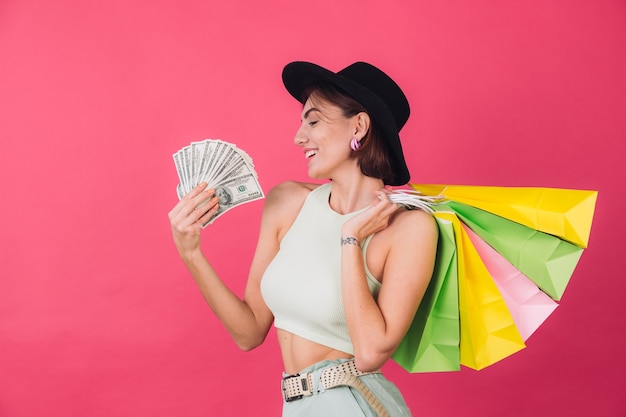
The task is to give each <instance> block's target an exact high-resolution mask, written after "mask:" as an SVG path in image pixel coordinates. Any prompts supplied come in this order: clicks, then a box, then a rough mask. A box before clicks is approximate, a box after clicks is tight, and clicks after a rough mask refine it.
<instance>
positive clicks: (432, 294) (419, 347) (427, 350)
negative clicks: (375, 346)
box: [393, 217, 460, 372]
mask: <svg viewBox="0 0 626 417" xmlns="http://www.w3.org/2000/svg"><path fill="white" fill-rule="evenodd" d="M435 220H436V221H437V226H438V227H439V241H438V243H437V259H436V262H435V267H434V270H433V275H432V278H431V280H430V283H429V285H428V288H427V289H426V292H425V294H424V296H423V298H422V301H421V303H420V305H419V308H418V310H417V313H416V315H415V318H414V319H413V323H412V324H411V327H410V328H409V330H408V332H407V334H406V335H405V337H404V339H403V340H402V342H400V345H399V346H398V348H397V349H396V351H395V352H394V354H393V360H394V361H395V362H397V363H398V364H399V365H400V366H402V367H403V368H404V369H406V370H407V371H409V372H443V371H458V370H459V369H460V362H459V361H460V358H459V301H458V283H457V257H456V245H455V243H454V231H453V228H452V223H450V222H449V221H447V220H444V219H441V218H438V217H435Z"/></svg>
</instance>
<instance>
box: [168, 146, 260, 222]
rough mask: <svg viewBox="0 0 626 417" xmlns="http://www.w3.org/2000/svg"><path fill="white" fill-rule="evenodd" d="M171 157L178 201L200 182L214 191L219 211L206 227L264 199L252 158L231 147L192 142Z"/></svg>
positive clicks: (235, 147)
mask: <svg viewBox="0 0 626 417" xmlns="http://www.w3.org/2000/svg"><path fill="white" fill-rule="evenodd" d="M173 157H174V164H175V165H176V171H177V172H178V178H179V179H180V183H179V184H178V186H177V187H176V193H177V194H178V198H179V199H182V198H183V196H185V194H187V193H188V192H190V191H191V190H192V189H193V188H194V187H195V186H196V185H198V184H200V183H201V182H206V184H207V188H214V189H215V194H216V195H217V197H218V199H219V209H218V211H217V213H215V215H214V216H213V217H212V218H211V219H210V220H209V221H208V222H207V223H206V224H205V225H204V226H205V227H206V226H207V225H208V224H211V223H213V222H214V221H215V219H217V218H218V217H219V216H221V215H222V214H224V213H226V212H227V211H228V210H230V209H232V208H234V207H237V206H239V205H241V204H244V203H248V202H251V201H255V200H259V199H262V198H264V197H265V195H264V194H263V190H262V189H261V185H260V184H259V180H258V176H257V173H256V171H255V170H254V164H253V163H252V158H250V156H248V154H247V153H246V152H245V151H243V150H242V149H240V148H238V147H237V146H235V145H233V144H232V143H228V142H225V141H223V140H220V139H205V140H203V141H198V142H192V143H191V144H189V145H187V146H185V147H184V148H182V149H180V150H179V151H178V152H176V153H175V154H174V155H173Z"/></svg>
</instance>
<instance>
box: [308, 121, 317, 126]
mask: <svg viewBox="0 0 626 417" xmlns="http://www.w3.org/2000/svg"><path fill="white" fill-rule="evenodd" d="M316 123H317V120H311V121H310V122H309V126H313V125H315V124H316Z"/></svg>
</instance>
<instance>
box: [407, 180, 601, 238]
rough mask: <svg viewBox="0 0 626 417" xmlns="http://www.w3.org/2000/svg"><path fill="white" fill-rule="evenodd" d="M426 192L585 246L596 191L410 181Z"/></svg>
mask: <svg viewBox="0 0 626 417" xmlns="http://www.w3.org/2000/svg"><path fill="white" fill-rule="evenodd" d="M410 185H411V187H413V189H415V190H416V191H418V192H420V193H422V194H425V195H441V196H443V197H445V198H446V199H449V200H454V201H458V202H460V203H463V204H467V205H469V206H473V207H476V208H480V209H482V210H485V211H488V212H490V213H493V214H497V215H498V216H501V217H504V218H506V219H509V220H512V221H514V222H517V223H520V224H523V225H525V226H528V227H530V228H532V229H535V230H540V231H542V232H545V233H548V234H551V235H554V236H557V237H559V238H561V239H564V240H567V241H569V242H571V243H573V244H575V245H577V246H579V247H582V248H586V247H587V244H588V241H589V233H590V230H591V221H592V218H593V212H594V209H595V204H596V200H597V197H598V192H597V191H588V190H569V189H562V188H531V187H490V186H470V185H439V184H410Z"/></svg>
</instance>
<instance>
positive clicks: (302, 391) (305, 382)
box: [281, 372, 313, 403]
mask: <svg viewBox="0 0 626 417" xmlns="http://www.w3.org/2000/svg"><path fill="white" fill-rule="evenodd" d="M294 378H296V379H297V380H298V382H297V383H299V386H298V392H299V394H298V395H293V396H288V394H287V387H286V386H285V383H286V382H285V381H287V380H291V379H294ZM281 385H282V389H283V398H284V399H285V402H288V403H289V402H292V401H296V400H299V399H301V398H302V397H305V396H307V397H308V396H311V395H313V387H312V386H311V381H310V380H309V373H308V372H307V373H304V374H302V375H300V374H295V375H289V376H287V377H285V378H283V380H282V384H281Z"/></svg>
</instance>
